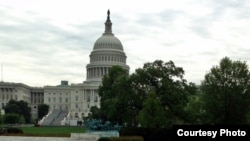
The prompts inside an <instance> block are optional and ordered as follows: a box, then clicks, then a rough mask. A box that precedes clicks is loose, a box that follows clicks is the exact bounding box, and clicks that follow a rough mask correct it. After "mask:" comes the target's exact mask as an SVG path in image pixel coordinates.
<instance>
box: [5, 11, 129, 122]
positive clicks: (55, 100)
mask: <svg viewBox="0 0 250 141" xmlns="http://www.w3.org/2000/svg"><path fill="white" fill-rule="evenodd" d="M89 57H90V63H89V64H87V65H86V69H87V71H86V72H87V74H86V76H87V78H86V81H83V83H79V84H68V81H61V84H60V85H58V86H44V87H43V89H42V90H41V89H35V88H33V87H29V86H26V85H24V84H22V85H23V86H22V87H19V88H12V86H10V87H4V88H2V87H1V85H0V88H1V90H2V91H0V92H1V93H0V102H1V103H2V104H1V106H2V107H3V106H4V104H6V103H7V102H8V100H9V99H10V97H11V96H13V98H15V99H16V100H25V101H27V102H28V103H29V104H30V106H31V107H32V109H33V115H34V114H35V112H34V111H35V109H36V108H37V105H38V104H40V103H45V104H48V105H49V107H50V112H49V115H48V116H47V117H46V119H43V121H42V122H43V123H44V125H57V124H59V123H60V122H61V121H62V120H63V121H64V122H66V123H68V124H76V122H77V121H78V120H82V118H83V117H86V116H88V115H89V112H90V108H91V107H92V106H97V107H100V97H99V95H98V87H99V86H100V84H101V82H102V77H103V76H104V75H105V74H107V73H108V71H109V69H110V68H111V67H112V66H114V65H119V66H121V67H122V68H124V69H125V70H127V71H128V72H129V66H128V65H127V64H126V59H127V56H126V54H125V52H124V50H123V46H122V43H121V41H120V40H119V39H118V38H117V37H115V36H114V34H113V32H112V22H111V20H110V12H109V10H108V12H107V20H106V22H105V30H104V33H103V34H102V35H101V36H100V37H99V38H98V39H97V40H96V42H95V43H94V47H93V50H92V52H91V53H90V55H89ZM13 86H14V85H13ZM10 91H11V92H10ZM10 93H11V94H10ZM7 96H8V99H6V98H7ZM1 98H2V99H1ZM41 99H43V100H41Z"/></svg>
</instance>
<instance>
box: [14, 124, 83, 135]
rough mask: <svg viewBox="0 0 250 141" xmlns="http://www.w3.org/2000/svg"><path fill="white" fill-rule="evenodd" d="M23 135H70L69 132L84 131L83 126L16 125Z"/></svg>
mask: <svg viewBox="0 0 250 141" xmlns="http://www.w3.org/2000/svg"><path fill="white" fill-rule="evenodd" d="M18 128H19V129H21V130H22V131H23V133H24V134H23V135H24V136H55V137H70V133H84V132H85V131H86V129H85V128H83V127H70V126H68V127H65V126H64V127H18Z"/></svg>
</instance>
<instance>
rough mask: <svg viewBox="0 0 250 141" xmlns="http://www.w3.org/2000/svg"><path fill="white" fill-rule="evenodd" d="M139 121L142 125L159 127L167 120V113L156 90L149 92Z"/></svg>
mask: <svg viewBox="0 0 250 141" xmlns="http://www.w3.org/2000/svg"><path fill="white" fill-rule="evenodd" d="M138 121H139V123H140V124H141V126H142V127H147V128H159V127H163V126H164V125H166V124H164V123H163V122H166V114H165V111H164V109H163V107H162V105H161V102H160V99H159V97H157V95H156V94H155V93H154V92H149V94H148V96H147V98H146V100H145V101H144V102H143V108H142V110H141V111H140V112H139V115H138Z"/></svg>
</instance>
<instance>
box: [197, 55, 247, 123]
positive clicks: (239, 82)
mask: <svg viewBox="0 0 250 141" xmlns="http://www.w3.org/2000/svg"><path fill="white" fill-rule="evenodd" d="M201 88H202V93H203V99H202V100H203V101H204V110H205V113H206V116H207V117H208V118H207V121H206V122H207V123H210V124H246V123H247V116H248V114H249V112H248V111H249V108H250V91H249V90H250V72H249V69H248V66H247V64H246V62H244V61H238V60H237V61H232V60H231V59H229V58H228V57H224V58H223V59H222V60H221V61H220V63H219V65H216V66H214V67H212V68H211V70H210V72H208V73H207V74H206V75H205V79H204V80H203V81H202V86H201Z"/></svg>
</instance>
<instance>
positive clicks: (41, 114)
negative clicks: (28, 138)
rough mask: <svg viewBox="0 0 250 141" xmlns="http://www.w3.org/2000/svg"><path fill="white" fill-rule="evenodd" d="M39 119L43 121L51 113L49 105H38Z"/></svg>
mask: <svg viewBox="0 0 250 141" xmlns="http://www.w3.org/2000/svg"><path fill="white" fill-rule="evenodd" d="M37 112H38V119H42V118H43V117H44V116H45V115H47V114H48V112H49V105H47V104H39V105H38V111H37Z"/></svg>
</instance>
